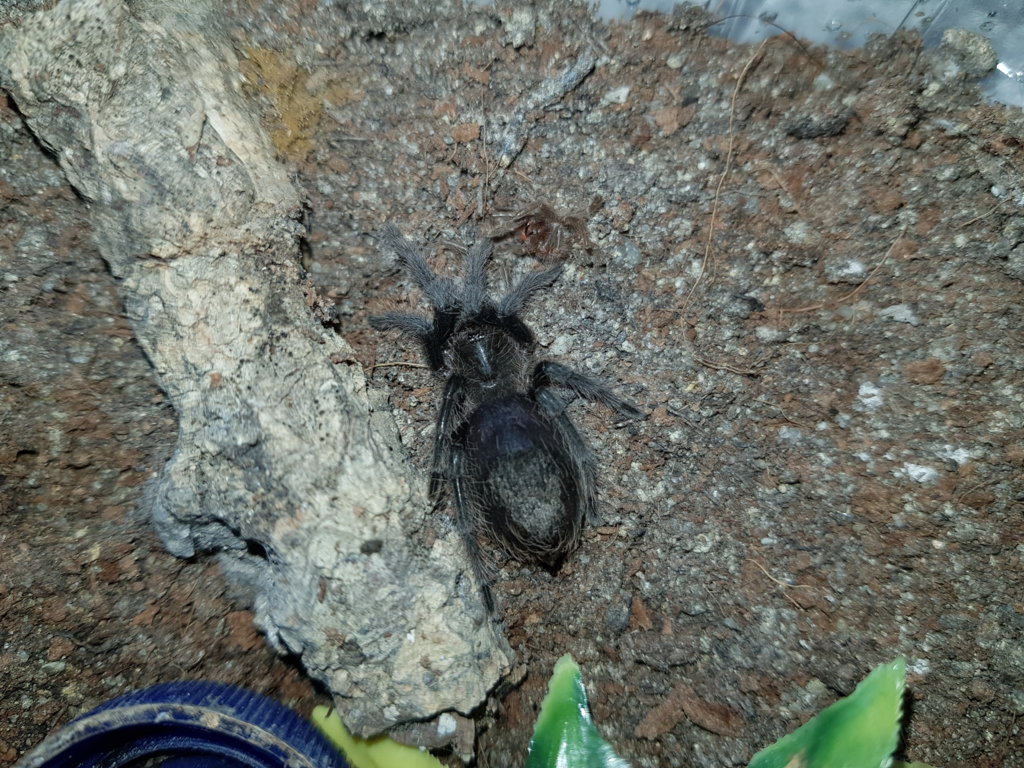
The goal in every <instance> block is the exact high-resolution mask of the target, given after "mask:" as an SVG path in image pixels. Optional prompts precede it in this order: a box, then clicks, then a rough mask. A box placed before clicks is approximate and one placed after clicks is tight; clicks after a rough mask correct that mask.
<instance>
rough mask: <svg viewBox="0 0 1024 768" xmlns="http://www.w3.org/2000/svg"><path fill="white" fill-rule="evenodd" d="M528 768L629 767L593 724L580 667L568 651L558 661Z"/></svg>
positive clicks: (537, 728)
mask: <svg viewBox="0 0 1024 768" xmlns="http://www.w3.org/2000/svg"><path fill="white" fill-rule="evenodd" d="M526 768H629V763H627V762H626V761H625V760H623V759H622V758H621V757H619V756H618V755H616V754H615V752H613V751H612V748H611V747H610V746H609V744H608V742H606V741H605V740H604V739H602V738H601V734H599V733H598V732H597V728H596V727H594V721H593V720H592V719H591V717H590V706H589V705H588V704H587V692H586V690H584V688H583V679H582V678H581V677H580V668H579V667H578V666H577V665H576V662H575V661H573V660H572V656H570V655H569V654H566V655H565V656H563V657H562V658H560V659H559V660H558V662H557V663H556V664H555V671H554V673H552V675H551V681H550V682H549V683H548V695H547V696H545V697H544V702H543V703H542V704H541V705H540V716H539V717H538V718H537V725H536V726H534V729H533V738H532V739H531V740H530V753H529V755H528V756H527V758H526Z"/></svg>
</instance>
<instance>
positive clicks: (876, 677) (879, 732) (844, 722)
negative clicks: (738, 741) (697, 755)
mask: <svg viewBox="0 0 1024 768" xmlns="http://www.w3.org/2000/svg"><path fill="white" fill-rule="evenodd" d="M906 666H907V664H906V661H904V660H903V659H896V661H893V662H891V663H889V664H883V665H881V666H880V667H878V668H877V669H876V670H875V671H874V672H872V673H871V674H870V675H868V676H867V677H866V678H865V679H864V680H863V681H862V682H861V684H860V685H858V686H857V689H856V690H855V691H854V692H853V693H851V694H850V695H849V696H847V697H846V698H845V699H840V700H839V701H837V702H836V703H835V704H833V705H832V706H831V707H829V708H828V709H826V710H824V711H822V712H820V713H819V714H818V715H817V716H816V717H814V718H812V719H811V720H809V721H808V722H806V723H804V724H803V725H802V726H800V727H799V728H797V729H796V730H795V731H793V733H791V734H789V735H788V736H785V737H783V738H782V739H780V740H779V741H777V742H775V743H774V744H772V745H771V746H770V747H768V748H767V749H763V750H761V751H760V752H758V753H757V754H756V755H754V759H753V760H751V762H750V768H887V766H889V765H891V763H892V753H893V750H895V749H896V744H897V743H898V741H899V732H900V718H901V716H902V714H903V688H904V683H905V673H906Z"/></svg>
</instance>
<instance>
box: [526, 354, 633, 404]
mask: <svg viewBox="0 0 1024 768" xmlns="http://www.w3.org/2000/svg"><path fill="white" fill-rule="evenodd" d="M552 386H553V387H564V388H565V389H568V390H569V391H570V392H572V393H573V394H575V395H578V396H579V397H582V398H583V399H584V400H590V401H591V402H595V403H601V404H602V405H604V406H607V407H608V408H611V409H612V410H613V411H615V412H616V413H617V414H619V415H620V416H622V417H623V418H627V419H636V418H639V417H640V416H642V415H643V414H642V412H641V411H640V409H639V408H637V407H636V406H635V405H633V404H632V403H631V402H629V401H628V400H626V399H624V398H621V397H619V396H618V395H616V394H615V393H614V392H613V391H612V390H611V389H609V388H608V387H606V386H605V385H604V384H602V383H601V382H599V381H597V380H596V379H592V378H590V377H589V376H586V375H584V374H582V373H578V372H576V371H574V370H572V369H571V368H568V367H567V366H564V365H562V364H561V363H555V362H552V361H551V360H542V361H541V362H539V363H537V365H536V367H534V369H533V387H534V389H543V388H544V387H552Z"/></svg>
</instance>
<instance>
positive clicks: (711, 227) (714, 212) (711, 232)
mask: <svg viewBox="0 0 1024 768" xmlns="http://www.w3.org/2000/svg"><path fill="white" fill-rule="evenodd" d="M767 43H768V38H765V39H764V40H762V41H761V44H760V45H759V46H758V47H757V50H756V51H754V55H753V56H751V57H750V59H749V60H748V61H747V63H746V65H745V66H744V67H743V71H742V72H740V76H739V78H738V79H737V80H736V87H735V88H734V89H733V92H732V105H731V107H730V109H729V129H728V136H729V149H728V151H727V152H726V154H725V168H724V169H723V170H722V175H721V176H720V177H719V179H718V186H717V187H716V188H715V199H714V201H713V202H712V203H711V220H710V222H709V223H708V238H707V242H706V243H705V244H704V258H703V260H702V261H701V263H700V273H699V274H698V275H697V279H696V280H695V281H694V283H693V285H692V286H691V288H690V291H689V293H687V294H686V298H685V299H684V300H683V306H682V308H681V309H680V310H679V311H680V314H682V313H685V312H686V310H687V308H688V307H689V306H690V304H691V302H692V301H693V295H694V293H695V292H696V291H697V286H699V285H700V284H701V281H702V279H703V278H704V274H705V272H707V271H708V265H709V264H710V261H711V256H712V251H711V243H712V238H714V236H715V223H716V221H717V217H718V204H719V201H720V199H721V196H722V187H723V186H725V179H726V177H728V175H729V171H730V169H731V168H732V159H733V155H734V154H735V148H736V135H735V133H734V132H733V125H734V123H735V121H736V100H737V98H738V97H739V94H740V88H741V87H742V86H743V81H744V80H746V78H747V74H748V73H749V72H750V70H751V69H753V68H754V65H755V64H756V63H757V61H758V59H760V57H761V52H762V51H763V50H764V47H765V45H767Z"/></svg>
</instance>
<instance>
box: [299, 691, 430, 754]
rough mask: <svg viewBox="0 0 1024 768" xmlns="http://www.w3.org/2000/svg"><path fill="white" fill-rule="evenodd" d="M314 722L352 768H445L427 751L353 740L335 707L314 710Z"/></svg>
mask: <svg viewBox="0 0 1024 768" xmlns="http://www.w3.org/2000/svg"><path fill="white" fill-rule="evenodd" d="M310 719H311V720H312V721H313V725H315V726H316V727H317V728H319V729H320V731H321V732H322V733H323V734H324V736H326V737H327V738H328V739H329V740H330V742H331V743H332V744H333V745H334V746H335V747H337V748H338V749H339V750H340V751H341V752H342V753H344V755H345V757H346V758H347V759H348V762H349V763H350V764H351V765H352V768H444V766H443V765H441V762H440V761H439V760H438V759H437V758H436V757H434V756H433V755H432V754H430V753H429V752H427V751H426V750H423V749H417V748H416V747H410V746H408V745H407V744H399V743H398V742H397V741H394V740H393V739H390V738H388V737H387V736H375V737H373V738H372V739H360V738H358V737H356V736H353V735H352V734H350V733H349V732H348V729H347V728H346V727H345V724H344V723H343V722H341V717H340V716H339V715H338V712H337V710H335V709H334V708H333V707H325V706H323V705H320V706H316V707H313V715H312V717H310Z"/></svg>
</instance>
